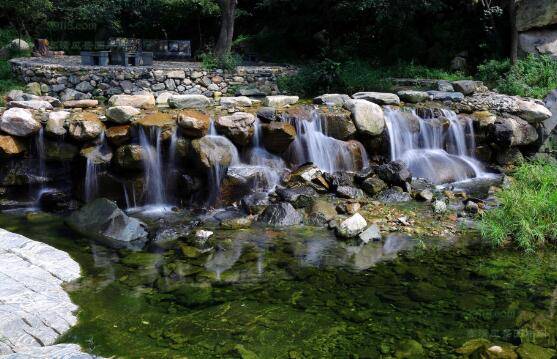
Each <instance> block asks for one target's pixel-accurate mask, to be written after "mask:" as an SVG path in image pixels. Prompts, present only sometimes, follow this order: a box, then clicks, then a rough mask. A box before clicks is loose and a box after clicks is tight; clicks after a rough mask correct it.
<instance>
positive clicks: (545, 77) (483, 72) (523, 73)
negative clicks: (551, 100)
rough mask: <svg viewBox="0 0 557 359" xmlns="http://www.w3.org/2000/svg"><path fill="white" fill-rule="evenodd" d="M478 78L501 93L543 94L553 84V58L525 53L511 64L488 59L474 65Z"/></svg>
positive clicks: (556, 73) (556, 65)
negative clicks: (481, 63) (476, 65)
mask: <svg viewBox="0 0 557 359" xmlns="http://www.w3.org/2000/svg"><path fill="white" fill-rule="evenodd" d="M478 78H479V79H480V80H482V81H484V82H485V83H486V84H487V85H488V86H490V87H495V88H496V89H497V91H499V92H501V93H506V94H508V95H518V96H523V97H534V98H544V97H545V96H547V94H549V93H550V92H551V91H553V90H554V89H556V88H557V60H556V59H554V58H552V57H550V56H547V55H542V56H536V55H528V56H527V57H525V58H523V59H520V60H519V61H518V62H517V63H516V64H515V65H512V66H511V63H510V61H509V60H490V61H488V62H486V63H484V64H483V65H480V66H478Z"/></svg>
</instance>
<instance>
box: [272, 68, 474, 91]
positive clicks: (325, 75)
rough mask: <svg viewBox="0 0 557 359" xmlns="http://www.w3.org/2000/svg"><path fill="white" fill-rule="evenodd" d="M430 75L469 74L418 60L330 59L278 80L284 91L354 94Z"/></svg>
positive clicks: (450, 78)
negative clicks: (381, 62) (385, 63)
mask: <svg viewBox="0 0 557 359" xmlns="http://www.w3.org/2000/svg"><path fill="white" fill-rule="evenodd" d="M393 77H399V78H400V77H404V78H430V79H444V80H448V81H454V80H459V79H463V78H465V76H464V75H463V74H461V73H451V72H447V71H444V70H441V69H432V68H428V67H425V66H419V65H416V64H414V63H409V64H398V65H396V66H391V67H383V66H374V65H371V64H369V63H367V62H365V61H348V62H344V63H338V62H335V61H332V60H330V59H326V60H324V61H321V62H316V63H312V64H310V65H306V66H302V67H301V68H300V70H299V71H298V73H297V74H296V75H294V76H289V77H282V78H280V79H279V81H278V86H279V89H280V90H281V91H284V92H287V93H291V94H296V95H299V96H302V97H312V96H315V95H320V94H323V93H327V92H339V93H348V94H352V93H355V92H358V91H390V90H391V89H392V83H391V81H390V78H393Z"/></svg>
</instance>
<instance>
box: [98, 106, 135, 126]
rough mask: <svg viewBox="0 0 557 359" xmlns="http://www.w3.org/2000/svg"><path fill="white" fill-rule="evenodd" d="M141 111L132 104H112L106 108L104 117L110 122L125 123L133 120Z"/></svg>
mask: <svg viewBox="0 0 557 359" xmlns="http://www.w3.org/2000/svg"><path fill="white" fill-rule="evenodd" d="M140 113H141V111H140V110H139V109H137V108H136V107H133V106H113V107H109V108H108V109H107V110H106V117H107V118H108V119H109V120H111V121H112V122H115V123H118V124H126V123H130V122H131V121H133V119H134V117H135V116H137V115H139V114H140Z"/></svg>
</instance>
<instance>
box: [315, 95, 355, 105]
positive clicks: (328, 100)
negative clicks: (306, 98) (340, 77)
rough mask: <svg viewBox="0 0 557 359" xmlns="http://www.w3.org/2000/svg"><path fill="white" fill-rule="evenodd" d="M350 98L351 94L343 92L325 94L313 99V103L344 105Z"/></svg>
mask: <svg viewBox="0 0 557 359" xmlns="http://www.w3.org/2000/svg"><path fill="white" fill-rule="evenodd" d="M348 100H350V96H348V95H342V94H336V93H335V94H324V95H321V96H318V97H315V98H314V99H313V103H315V104H317V105H327V106H339V107H341V106H343V105H344V103H345V102H346V101H348Z"/></svg>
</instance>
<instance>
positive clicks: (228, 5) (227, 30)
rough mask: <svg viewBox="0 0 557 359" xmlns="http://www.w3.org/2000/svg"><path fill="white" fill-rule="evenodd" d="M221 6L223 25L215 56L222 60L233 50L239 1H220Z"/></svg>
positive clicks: (221, 24)
mask: <svg viewBox="0 0 557 359" xmlns="http://www.w3.org/2000/svg"><path fill="white" fill-rule="evenodd" d="M219 5H220V8H221V23H220V32H219V38H218V40H217V44H216V45H215V55H216V56H217V57H219V58H222V57H224V56H225V55H227V54H228V53H230V50H231V49H232V40H233V38H234V20H235V17H236V5H237V0H219Z"/></svg>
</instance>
